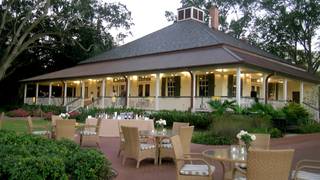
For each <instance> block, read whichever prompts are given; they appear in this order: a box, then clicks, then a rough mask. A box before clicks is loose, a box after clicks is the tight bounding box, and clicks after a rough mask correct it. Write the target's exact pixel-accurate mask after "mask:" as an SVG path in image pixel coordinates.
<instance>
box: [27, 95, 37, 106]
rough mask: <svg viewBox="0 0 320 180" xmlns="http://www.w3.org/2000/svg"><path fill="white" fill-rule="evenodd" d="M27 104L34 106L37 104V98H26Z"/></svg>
mask: <svg viewBox="0 0 320 180" xmlns="http://www.w3.org/2000/svg"><path fill="white" fill-rule="evenodd" d="M24 103H25V104H29V105H32V104H35V103H36V98H35V97H27V98H25V102H24Z"/></svg>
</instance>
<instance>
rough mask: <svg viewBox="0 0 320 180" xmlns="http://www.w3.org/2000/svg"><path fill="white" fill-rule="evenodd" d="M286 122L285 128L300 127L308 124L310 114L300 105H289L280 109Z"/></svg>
mask: <svg viewBox="0 0 320 180" xmlns="http://www.w3.org/2000/svg"><path fill="white" fill-rule="evenodd" d="M282 111H283V112H284V114H285V118H286V120H287V126H301V125H306V124H308V123H309V122H310V114H309V113H308V111H307V110H306V109H305V108H303V107H302V106H301V105H300V104H297V103H289V104H287V105H286V106H285V107H283V108H282Z"/></svg>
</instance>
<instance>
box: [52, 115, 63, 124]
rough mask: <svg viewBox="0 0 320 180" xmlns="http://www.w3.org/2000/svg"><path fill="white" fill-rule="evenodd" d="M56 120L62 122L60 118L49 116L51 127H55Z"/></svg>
mask: <svg viewBox="0 0 320 180" xmlns="http://www.w3.org/2000/svg"><path fill="white" fill-rule="evenodd" d="M56 120H63V119H62V117H60V116H57V115H52V116H51V125H52V126H55V125H56Z"/></svg>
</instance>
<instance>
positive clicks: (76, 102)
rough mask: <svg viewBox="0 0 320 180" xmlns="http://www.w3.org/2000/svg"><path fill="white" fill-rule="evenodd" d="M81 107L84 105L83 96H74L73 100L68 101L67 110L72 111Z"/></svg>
mask: <svg viewBox="0 0 320 180" xmlns="http://www.w3.org/2000/svg"><path fill="white" fill-rule="evenodd" d="M80 107H82V98H81V97H77V98H73V101H70V102H69V103H67V105H66V111H67V112H72V111H75V110H77V109H79V108H80Z"/></svg>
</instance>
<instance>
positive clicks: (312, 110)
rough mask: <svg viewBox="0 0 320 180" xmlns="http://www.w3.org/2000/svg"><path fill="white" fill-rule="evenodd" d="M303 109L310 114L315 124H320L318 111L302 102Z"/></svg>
mask: <svg viewBox="0 0 320 180" xmlns="http://www.w3.org/2000/svg"><path fill="white" fill-rule="evenodd" d="M303 107H304V108H306V109H307V110H308V111H309V112H310V114H311V115H312V117H313V119H314V120H315V121H317V122H320V109H319V108H316V107H314V106H312V105H311V104H308V103H305V102H303Z"/></svg>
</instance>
